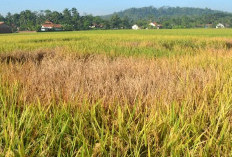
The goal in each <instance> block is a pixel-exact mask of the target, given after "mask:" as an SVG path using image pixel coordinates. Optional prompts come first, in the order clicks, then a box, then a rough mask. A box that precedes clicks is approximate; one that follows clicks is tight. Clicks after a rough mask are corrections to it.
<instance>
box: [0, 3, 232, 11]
mask: <svg viewBox="0 0 232 157" xmlns="http://www.w3.org/2000/svg"><path fill="white" fill-rule="evenodd" d="M0 1H1V3H0V14H2V15H6V14H7V13H8V12H11V13H19V12H20V11H22V10H26V9H29V10H32V11H40V10H46V9H50V10H52V11H54V10H56V11H62V10H63V9H64V8H70V9H71V8H72V7H75V8H77V10H78V11H79V13H81V14H92V15H107V14H111V13H114V12H117V11H122V10H124V9H128V8H131V7H136V8H139V7H145V6H154V7H162V6H170V7H176V6H179V7H198V8H206V7H207V8H210V9H216V10H222V11H227V12H232V0H0Z"/></svg>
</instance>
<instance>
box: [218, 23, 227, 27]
mask: <svg viewBox="0 0 232 157" xmlns="http://www.w3.org/2000/svg"><path fill="white" fill-rule="evenodd" d="M216 28H225V26H224V25H223V24H221V23H219V24H217V26H216Z"/></svg>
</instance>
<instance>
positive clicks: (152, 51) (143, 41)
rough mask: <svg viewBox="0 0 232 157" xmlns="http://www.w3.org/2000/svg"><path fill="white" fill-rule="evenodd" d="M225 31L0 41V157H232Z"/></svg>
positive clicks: (231, 52)
mask: <svg viewBox="0 0 232 157" xmlns="http://www.w3.org/2000/svg"><path fill="white" fill-rule="evenodd" d="M231 67H232V30H231V29H219V30H216V29H186V30H139V31H132V30H113V31H80V32H58V33H31V34H30V33H28V34H26V33H24V34H4V35H0V156H9V157H11V156H20V157H24V156H138V157H139V156H232V97H231V95H232V68H231Z"/></svg>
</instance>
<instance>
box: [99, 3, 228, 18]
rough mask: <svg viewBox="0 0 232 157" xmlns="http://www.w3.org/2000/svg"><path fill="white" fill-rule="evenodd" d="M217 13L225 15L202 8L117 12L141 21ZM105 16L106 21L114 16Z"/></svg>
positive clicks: (140, 9) (139, 9) (132, 9)
mask: <svg viewBox="0 0 232 157" xmlns="http://www.w3.org/2000/svg"><path fill="white" fill-rule="evenodd" d="M216 13H225V14H227V13H226V12H222V11H218V10H212V9H208V8H205V9H202V8H190V7H161V8H155V7H152V6H150V7H143V8H130V9H126V10H124V11H120V12H115V13H114V14H117V15H118V16H120V17H129V18H131V19H132V20H139V19H155V18H156V19H157V18H161V17H178V16H200V15H210V14H216ZM114 14H110V15H106V16H103V18H105V19H109V18H110V17H111V16H112V15H114Z"/></svg>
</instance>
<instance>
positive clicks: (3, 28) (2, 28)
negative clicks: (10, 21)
mask: <svg viewBox="0 0 232 157" xmlns="http://www.w3.org/2000/svg"><path fill="white" fill-rule="evenodd" d="M0 33H12V29H11V27H10V26H8V25H7V24H5V23H4V22H0Z"/></svg>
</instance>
